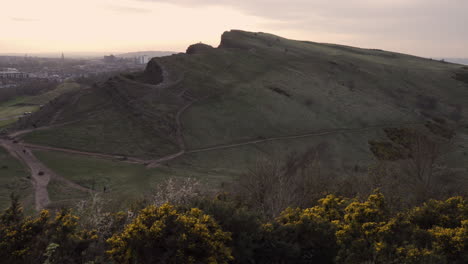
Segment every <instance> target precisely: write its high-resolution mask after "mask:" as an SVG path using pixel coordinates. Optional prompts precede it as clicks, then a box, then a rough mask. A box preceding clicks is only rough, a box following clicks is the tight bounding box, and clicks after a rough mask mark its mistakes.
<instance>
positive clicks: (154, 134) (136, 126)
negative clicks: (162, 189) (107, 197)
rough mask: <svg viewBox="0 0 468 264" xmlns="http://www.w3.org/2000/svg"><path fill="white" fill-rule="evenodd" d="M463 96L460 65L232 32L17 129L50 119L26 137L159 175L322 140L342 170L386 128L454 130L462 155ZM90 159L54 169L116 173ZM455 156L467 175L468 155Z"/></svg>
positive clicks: (209, 171)
mask: <svg viewBox="0 0 468 264" xmlns="http://www.w3.org/2000/svg"><path fill="white" fill-rule="evenodd" d="M467 103H468V68H467V67H463V66H461V65H456V64H451V63H445V62H440V61H434V60H430V59H424V58H419V57H415V56H410V55H405V54H399V53H394V52H387V51H382V50H369V49H359V48H353V47H347V46H340V45H334V44H322V43H314V42H308V41H295V40H289V39H285V38H281V37H278V36H274V35H270V34H266V33H251V32H244V31H229V32H226V33H224V34H223V36H222V40H221V44H220V46H219V47H218V48H216V49H211V50H210V49H208V50H204V51H202V52H198V53H195V54H192V55H187V54H177V55H172V56H168V57H161V58H154V59H152V60H151V62H150V63H149V64H148V66H147V68H146V70H145V71H144V72H142V73H136V74H128V75H122V76H116V77H113V78H111V79H109V80H108V81H106V82H103V83H99V84H96V85H95V86H94V87H92V88H91V89H86V90H78V91H76V92H72V93H67V94H65V95H63V96H60V97H58V98H57V99H56V100H54V101H53V103H48V104H46V105H45V106H44V107H43V108H42V109H41V110H40V111H38V112H37V113H36V114H34V115H32V116H31V117H29V118H27V119H25V120H23V121H22V122H20V123H18V124H17V125H16V129H18V130H20V129H29V128H32V127H33V126H34V127H47V126H50V128H49V129H41V130H36V131H33V132H31V133H29V134H26V135H24V136H23V139H24V140H25V141H27V142H29V143H34V144H40V145H47V146H53V147H59V148H66V149H73V150H81V151H89V152H96V153H106V154H113V155H121V156H127V157H136V158H139V159H142V160H146V161H148V162H147V163H155V160H157V159H159V158H163V159H164V162H162V167H161V166H160V167H159V168H157V169H156V170H157V173H156V174H157V176H154V177H156V178H158V177H165V176H168V175H171V174H174V173H175V174H177V175H178V176H191V174H196V175H206V177H207V178H209V179H208V181H210V182H218V183H219V182H226V181H230V180H232V179H235V178H236V177H237V176H238V175H239V174H241V173H243V172H244V171H245V170H246V168H247V167H248V166H250V165H252V164H253V163H255V161H256V160H257V159H258V158H259V157H261V156H279V157H284V156H286V155H288V154H290V153H292V152H299V153H301V152H304V151H306V150H308V149H310V148H318V147H319V146H320V149H321V151H320V155H321V157H322V159H323V164H324V167H326V168H327V169H328V170H331V171H334V172H336V173H343V175H345V174H346V172H347V171H349V170H351V169H352V168H356V167H359V168H366V167H367V166H368V165H370V164H372V163H374V162H375V161H376V158H375V157H374V155H373V153H372V152H371V151H370V150H369V141H370V140H386V139H387V136H386V134H385V133H384V132H383V129H384V128H387V127H408V126H421V127H424V126H427V124H428V122H429V123H430V124H432V123H437V124H439V123H440V124H443V126H444V127H447V129H448V128H450V129H454V130H455V132H457V134H456V135H457V136H456V137H454V139H453V140H454V141H455V143H454V146H456V147H455V149H453V155H452V156H451V159H453V160H460V161H461V160H466V151H465V150H466V148H467V147H468V142H467V138H468V136H467V135H468V134H467V130H466V126H467V123H468V112H467V111H468V110H467V109H468V108H467V107H468V104H467ZM463 153H465V154H463ZM67 155H68V156H64V155H61V154H48V155H39V158H40V159H42V160H43V162H45V163H46V164H48V165H50V166H51V167H54V166H58V164H59V163H60V162H57V161H56V160H60V159H67V160H69V162H70V163H64V164H73V162H72V161H73V160H75V159H76V158H77V157H73V155H72V154H70V155H69V154H67ZM171 155H173V156H174V157H170V156H171ZM90 159H91V160H88V161H80V164H81V165H80V166H79V167H76V168H74V166H72V165H70V166H67V168H66V169H65V168H63V170H62V169H60V168H57V170H60V172H61V173H62V174H63V176H64V177H69V178H73V179H75V177H80V176H77V174H78V172H83V170H86V169H84V168H86V167H87V168H88V169H89V170H90V171H99V173H98V174H93V173H91V172H90V171H88V172H86V173H84V174H89V175H98V176H93V177H100V176H99V175H106V176H102V177H103V179H101V180H102V181H104V179H107V178H106V177H111V175H112V174H113V173H115V172H114V170H113V169H112V168H113V166H114V165H112V164H105V165H102V166H101V165H100V166H99V169H98V168H97V167H96V166H95V165H93V164H95V162H98V161H93V160H94V159H96V158H95V157H90ZM87 164H88V165H87ZM456 164H457V166H461V167H462V168H461V169H462V170H465V171H466V169H467V168H466V163H463V162H457V163H456ZM460 164H461V165H460ZM463 164H464V165H463ZM143 165H144V164H143ZM143 165H140V166H141V167H140V168H138V170H136V171H137V172H136V173H135V172H134V170H133V169H131V170H130V171H132V172H128V173H123V174H125V175H121V176H118V178H120V177H124V178H126V180H125V181H123V182H122V183H119V184H122V185H124V186H126V185H128V186H130V185H132V184H134V183H131V182H132V181H136V182H139V181H140V180H141V178H140V177H144V178H145V177H147V175H152V174H151V173H149V172H144V170H145V169H144V167H143ZM73 170H75V171H73ZM140 170H142V171H140ZM122 171H125V170H122ZM147 173H149V174H147ZM156 174H155V175H156ZM145 175H146V176H145ZM146 179H147V178H145V180H144V181H141V182H145V183H146V182H147V181H146ZM88 180H89V179H88ZM106 181H107V180H106ZM118 182H119V181H116V182H115V183H114V184H117V183H118ZM82 184H86V183H85V182H82ZM147 185H148V188H149V186H150V185H151V184H147ZM140 186H141V185H140ZM143 187H145V186H144V185H143ZM129 188H130V187H129ZM133 188H134V187H131V188H130V189H132V190H137V189H138V190H139V191H141V189H139V187H138V188H137V189H133ZM135 188H136V187H135ZM139 191H135V192H139ZM135 195H137V194H135Z"/></svg>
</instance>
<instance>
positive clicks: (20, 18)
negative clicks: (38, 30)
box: [11, 17, 39, 22]
mask: <svg viewBox="0 0 468 264" xmlns="http://www.w3.org/2000/svg"><path fill="white" fill-rule="evenodd" d="M11 20H12V21H15V22H35V21H39V19H36V18H27V17H12V18H11Z"/></svg>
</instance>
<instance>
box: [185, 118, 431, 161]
mask: <svg viewBox="0 0 468 264" xmlns="http://www.w3.org/2000/svg"><path fill="white" fill-rule="evenodd" d="M419 124H423V123H421V122H414V123H402V124H386V125H375V126H368V127H361V128H337V129H332V130H325V131H316V132H312V133H305V134H299V135H291V136H279V137H271V138H262V139H257V140H250V141H245V142H239V143H233V144H222V145H216V146H212V147H206V148H199V149H193V150H189V151H186V152H185V153H186V154H190V153H199V152H206V151H213V150H219V149H229V148H236V147H241V146H247V145H253V144H258V143H264V142H269V141H278V140H288V139H297V138H307V137H315V136H325V135H331V134H340V133H351V132H359V131H365V130H373V129H381V128H387V127H392V126H406V125H419Z"/></svg>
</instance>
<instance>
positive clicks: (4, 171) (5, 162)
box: [0, 147, 34, 210]
mask: <svg viewBox="0 0 468 264" xmlns="http://www.w3.org/2000/svg"><path fill="white" fill-rule="evenodd" d="M28 177H30V176H29V172H28V171H27V170H26V168H24V166H23V164H21V163H20V162H19V161H18V160H16V159H15V158H13V157H11V156H10V155H9V154H8V153H7V152H6V150H5V149H3V148H2V147H0V210H2V209H4V208H6V207H8V205H9V203H10V194H11V193H16V194H17V195H20V199H21V201H22V202H23V203H24V205H25V207H26V209H27V210H30V209H31V208H33V207H34V196H33V189H32V185H31V182H30V180H29V179H28Z"/></svg>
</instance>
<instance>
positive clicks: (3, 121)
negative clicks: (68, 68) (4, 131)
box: [0, 82, 81, 129]
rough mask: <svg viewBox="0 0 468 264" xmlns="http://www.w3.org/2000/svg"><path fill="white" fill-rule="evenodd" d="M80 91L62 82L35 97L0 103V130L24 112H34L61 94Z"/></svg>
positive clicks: (75, 85) (69, 83)
mask: <svg viewBox="0 0 468 264" xmlns="http://www.w3.org/2000/svg"><path fill="white" fill-rule="evenodd" d="M79 89H81V87H80V85H79V84H77V83H74V82H64V83H62V84H59V85H58V86H57V87H56V88H55V89H53V90H50V91H48V92H45V93H43V94H40V95H36V96H21V97H17V98H15V99H12V100H9V101H6V102H3V103H0V129H1V128H2V127H7V126H9V125H11V124H13V123H14V122H16V121H17V120H18V119H19V118H20V117H22V116H24V113H26V112H31V113H32V112H36V111H37V110H39V109H40V108H41V106H42V105H45V104H47V103H48V102H50V101H52V100H54V99H55V98H57V97H59V96H60V95H62V94H65V93H68V92H73V91H77V90H79Z"/></svg>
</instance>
